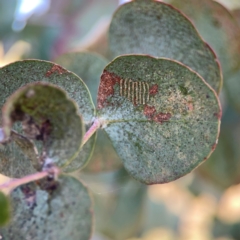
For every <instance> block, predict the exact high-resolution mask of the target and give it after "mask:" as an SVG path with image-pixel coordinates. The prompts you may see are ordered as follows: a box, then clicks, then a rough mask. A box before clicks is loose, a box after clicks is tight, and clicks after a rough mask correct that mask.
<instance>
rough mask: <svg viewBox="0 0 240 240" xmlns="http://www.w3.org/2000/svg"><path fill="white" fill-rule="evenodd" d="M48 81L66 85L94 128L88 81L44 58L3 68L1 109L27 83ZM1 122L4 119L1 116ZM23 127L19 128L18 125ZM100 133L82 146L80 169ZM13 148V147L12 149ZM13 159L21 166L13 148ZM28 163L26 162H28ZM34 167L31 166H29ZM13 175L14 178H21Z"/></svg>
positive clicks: (4, 159) (28, 171) (78, 163)
mask: <svg viewBox="0 0 240 240" xmlns="http://www.w3.org/2000/svg"><path fill="white" fill-rule="evenodd" d="M36 81H44V82H49V83H52V84H56V85H58V86H59V87H61V88H63V89H64V90H65V91H66V92H67V93H68V95H69V96H70V97H71V98H73V99H74V100H75V101H76V102H77V104H78V110H79V113H80V115H81V116H82V118H83V121H84V124H85V126H86V130H87V129H88V128H89V127H90V125H91V123H92V119H93V117H94V116H95V107H94V104H93V102H92V98H91V96H90V93H89V91H88V89H87V87H86V85H85V84H84V82H83V81H82V80H81V79H80V78H79V77H78V76H77V75H76V74H74V73H72V72H70V71H67V70H66V69H65V68H63V67H61V66H59V65H57V64H55V63H52V62H47V61H41V60H24V61H17V62H14V63H11V64H9V65H6V66H4V67H3V68H0V82H1V84H0V92H1V96H0V108H2V106H3V104H4V102H5V101H6V99H7V97H8V96H9V95H11V94H12V93H13V92H14V91H16V90H17V89H18V88H20V87H22V86H24V85H25V84H27V83H31V82H36ZM0 125H1V118H0ZM17 130H19V128H17ZM95 139H96V136H93V137H92V138H91V139H90V140H89V141H88V142H87V143H86V144H85V145H84V146H83V148H82V149H81V151H80V153H79V154H80V155H81V156H82V157H81V158H77V159H76V160H74V161H73V162H72V164H73V163H76V165H75V167H76V168H81V167H83V166H84V165H85V163H86V161H87V160H88V159H89V156H90V155H91V153H92V151H93V147H94V143H95ZM11 149H12V148H11ZM3 151H4V158H3V157H1V156H0V161H7V159H8V153H10V150H9V149H5V150H3ZM10 157H11V159H12V162H14V161H16V165H15V166H16V167H15V169H17V168H18V167H19V165H18V164H17V162H18V161H19V154H17V151H14V152H12V150H11V156H9V158H10ZM24 162H26V163H27V159H26V161H24ZM29 166H30V165H29ZM24 169H25V173H24V174H23V175H21V176H24V175H25V174H29V173H32V168H31V169H29V170H28V168H24ZM21 176H19V175H18V176H12V177H21Z"/></svg>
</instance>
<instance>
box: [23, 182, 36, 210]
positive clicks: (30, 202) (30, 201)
mask: <svg viewBox="0 0 240 240" xmlns="http://www.w3.org/2000/svg"><path fill="white" fill-rule="evenodd" d="M33 186H34V185H33ZM21 191H22V193H23V196H24V200H25V202H26V204H27V206H28V207H30V208H34V207H35V206H36V190H35V189H33V187H32V184H27V185H24V186H22V187H21Z"/></svg>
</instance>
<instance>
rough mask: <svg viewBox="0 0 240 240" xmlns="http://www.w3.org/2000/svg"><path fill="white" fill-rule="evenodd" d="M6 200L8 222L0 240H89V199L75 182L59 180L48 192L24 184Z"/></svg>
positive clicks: (69, 179) (33, 184)
mask: <svg viewBox="0 0 240 240" xmlns="http://www.w3.org/2000/svg"><path fill="white" fill-rule="evenodd" d="M46 181H47V180H46ZM46 185H47V184H46ZM10 197H11V203H12V220H11V222H10V224H9V225H8V226H6V227H4V228H2V229H0V235H1V236H2V237H3V239H9V240H10V239H11V240H20V239H34V240H43V239H49V240H55V239H58V240H66V239H69V240H79V239H81V240H89V239H90V236H91V231H92V207H91V199H90V196H89V193H88V191H87V189H86V187H84V186H83V185H82V183H80V182H79V181H78V180H77V179H75V178H73V177H70V176H61V177H60V178H59V180H58V181H57V182H53V183H51V190H48V189H44V187H40V186H38V185H37V184H35V183H30V184H26V185H23V186H21V187H18V188H16V189H15V190H14V191H13V192H12V193H11V196H10Z"/></svg>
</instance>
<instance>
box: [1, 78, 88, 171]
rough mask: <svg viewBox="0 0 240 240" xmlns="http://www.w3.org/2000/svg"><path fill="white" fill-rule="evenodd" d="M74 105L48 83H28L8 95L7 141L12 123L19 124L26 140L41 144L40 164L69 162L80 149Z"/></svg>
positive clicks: (79, 123) (80, 127)
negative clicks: (18, 122)
mask: <svg viewBox="0 0 240 240" xmlns="http://www.w3.org/2000/svg"><path fill="white" fill-rule="evenodd" d="M77 112H78V110H77V106H76V104H75V103H74V102H73V101H72V100H70V99H69V98H68V97H67V95H66V93H65V91H64V90H62V89H60V88H58V87H56V86H55V85H52V84H49V83H42V82H37V83H31V84H27V85H26V86H24V87H22V88H20V89H19V90H17V91H16V92H15V93H14V94H13V95H11V96H10V97H9V98H8V100H7V102H6V103H5V105H4V107H3V115H2V120H3V130H4V133H5V135H6V138H7V137H8V136H10V134H11V128H12V126H13V123H14V122H15V121H21V122H22V126H23V131H24V133H25V135H26V136H27V137H28V138H29V139H33V140H36V141H37V140H38V141H42V143H43V147H42V153H41V154H42V156H41V157H42V161H43V164H44V161H45V160H46V159H47V158H48V159H51V161H52V163H55V164H57V165H58V166H60V167H61V166H64V165H66V163H68V162H69V161H71V160H72V159H73V158H74V157H75V155H76V154H78V152H79V150H80V146H81V143H82V138H83V134H84V129H83V124H82V120H81V117H80V116H79V115H78V113H77Z"/></svg>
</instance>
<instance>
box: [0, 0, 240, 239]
mask: <svg viewBox="0 0 240 240" xmlns="http://www.w3.org/2000/svg"><path fill="white" fill-rule="evenodd" d="M189 1H190V0H189ZM123 2H125V1H117V0H0V67H1V66H4V65H6V64H8V63H11V62H13V61H17V60H20V59H29V58H34V59H43V60H49V61H54V59H56V58H58V57H59V56H60V55H61V54H63V53H66V52H71V51H81V50H89V51H93V52H97V53H98V54H102V55H103V56H104V57H106V58H108V50H107V30H108V26H109V23H110V21H111V16H112V14H113V13H114V11H115V10H116V9H117V7H118V6H119V5H120V4H122V3H123ZM168 2H169V1H168ZM170 2H171V1H170ZM219 2H220V3H221V4H223V5H224V6H225V7H226V8H228V10H229V11H230V12H231V14H233V16H234V17H235V18H236V19H235V20H234V21H238V23H239V24H240V14H239V12H240V1H239V0H232V1H230V0H219ZM178 4H180V5H181V1H180V0H179V3H178ZM238 8H239V9H238ZM204 24H208V23H207V21H205V22H204ZM201 26H202V29H203V30H204V27H205V26H204V25H201ZM207 28H208V26H206V29H207ZM239 29H240V25H239ZM199 31H200V30H199ZM234 31H235V30H234ZM239 34H240V30H239ZM203 38H204V37H203ZM213 38H214V36H213ZM235 40H236V39H235ZM237 40H238V41H240V39H237ZM206 41H207V39H206ZM209 44H210V45H211V43H209ZM228 44H229V46H231V44H232V43H231V42H230V41H229V43H228ZM212 47H213V48H214V46H212ZM238 55H239V56H240V49H239V53H238ZM238 65H240V61H239V62H238ZM80 77H81V76H80ZM227 78H228V76H227V75H226V74H224V81H227ZM96 84H97V83H96ZM239 88H240V77H239ZM95 89H96V86H95ZM221 103H222V105H223V118H222V125H221V134H220V139H219V144H218V146H217V148H216V150H215V152H214V153H213V154H212V156H211V157H210V159H208V160H207V161H206V163H204V164H202V165H201V166H200V167H199V168H198V169H196V170H195V171H194V172H192V173H191V174H188V175H187V176H185V177H183V178H181V179H179V180H177V181H174V182H171V183H168V184H162V185H153V186H144V185H142V184H140V183H138V182H136V181H135V180H133V179H131V178H130V177H129V176H128V174H127V173H126V172H125V171H124V169H122V168H121V163H120V161H119V159H118V157H117V156H116V154H115V153H114V152H113V149H112V148H109V149H108V148H106V146H108V144H106V146H105V145H104V143H103V145H104V146H103V150H102V151H104V155H105V156H107V157H108V159H107V160H106V162H105V163H106V164H107V166H102V165H103V163H104V161H105V160H104V159H102V156H101V154H94V155H93V156H94V158H93V159H92V160H91V164H90V167H89V166H88V167H86V168H85V169H84V170H83V171H82V172H80V173H75V176H77V177H79V178H80V179H82V180H83V181H84V182H85V184H86V185H87V186H88V187H89V188H90V191H91V193H92V195H93V199H94V203H95V207H94V208H95V231H94V234H93V237H92V240H109V239H112V240H125V239H126V240H127V239H128V240H175V239H176V240H231V239H235V240H239V239H240V113H239V111H237V110H235V105H234V104H232V103H231V101H230V100H229V98H228V96H227V94H226V93H225V88H223V91H222V93H221ZM97 147H98V148H97V151H98V153H99V152H101V148H99V146H97ZM98 156H100V157H99V158H101V159H100V160H99V159H98ZM94 161H95V163H96V164H95V163H94ZM100 165H101V166H100ZM4 180H5V178H4V177H2V178H1V181H4Z"/></svg>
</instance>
